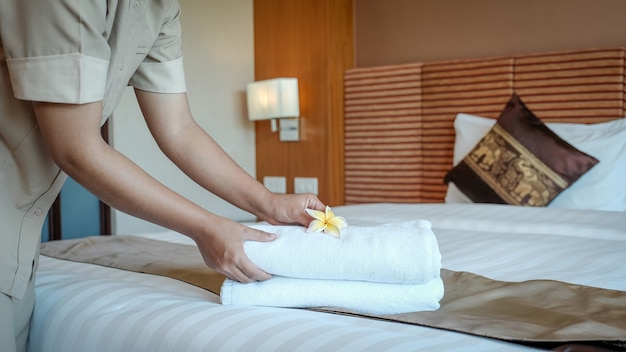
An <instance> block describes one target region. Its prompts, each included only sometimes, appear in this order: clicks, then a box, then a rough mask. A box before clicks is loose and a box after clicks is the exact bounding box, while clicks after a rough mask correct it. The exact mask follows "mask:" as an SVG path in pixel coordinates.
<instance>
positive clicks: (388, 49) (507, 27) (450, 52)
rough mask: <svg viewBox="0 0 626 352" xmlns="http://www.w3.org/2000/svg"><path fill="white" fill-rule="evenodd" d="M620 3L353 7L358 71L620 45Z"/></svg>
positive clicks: (493, 0)
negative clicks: (448, 60)
mask: <svg viewBox="0 0 626 352" xmlns="http://www.w3.org/2000/svg"><path fill="white" fill-rule="evenodd" d="M624 14H626V1H623V0H593V1H592V0H506V1H503V0H471V1H468V0H357V1H356V65H357V66H358V67H368V66H377V65H385V64H401V63H409V62H418V61H433V60H447V59H458V58H472V57H489V56H500V55H514V54H528V53H535V52H546V51H559V50H575V49H587V48H604V47H614V46H622V45H624V44H626V21H624Z"/></svg>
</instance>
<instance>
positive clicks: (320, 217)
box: [306, 209, 326, 221]
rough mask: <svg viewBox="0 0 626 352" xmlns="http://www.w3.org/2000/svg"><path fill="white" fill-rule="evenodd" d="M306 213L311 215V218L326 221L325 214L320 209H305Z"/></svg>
mask: <svg viewBox="0 0 626 352" xmlns="http://www.w3.org/2000/svg"><path fill="white" fill-rule="evenodd" d="M306 213H307V214H309V215H311V217H312V218H314V219H316V220H319V221H326V214H325V213H324V212H322V211H319V210H315V209H306Z"/></svg>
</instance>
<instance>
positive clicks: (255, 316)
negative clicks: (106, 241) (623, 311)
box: [30, 204, 626, 352]
mask: <svg viewBox="0 0 626 352" xmlns="http://www.w3.org/2000/svg"><path fill="white" fill-rule="evenodd" d="M334 210H335V212H336V213H337V214H338V215H340V216H344V217H345V218H346V219H347V220H348V223H349V224H354V225H357V224H359V225H368V224H375V223H390V222H396V221H404V220H409V219H427V220H430V221H431V222H432V224H433V231H434V232H435V234H436V235H437V238H438V241H439V245H440V249H441V252H442V257H443V259H442V260H443V266H444V268H447V269H450V270H458V271H461V270H463V271H471V272H474V273H477V274H481V275H485V276H487V277H491V278H493V279H497V280H505V281H522V280H528V279H537V278H544V279H556V280H561V281H567V282H572V283H578V284H583V285H591V286H597V287H603V288H610V289H617V290H624V291H626V266H625V264H624V263H626V230H624V224H625V223H626V221H625V220H626V214H625V213H619V212H600V211H597V212H590V211H580V212H578V211H570V210H563V209H533V208H519V207H512V206H503V205H484V204H470V205H464V204H458V205H457V204H454V205H453V204H447V205H444V204H436V205H419V204H412V205H408V204H368V205H354V206H342V207H336V208H334ZM143 236H147V237H150V238H156V239H161V240H165V241H171V242H178V243H189V244H192V243H193V242H192V241H191V240H189V239H188V238H186V237H184V236H182V235H180V234H176V233H173V232H166V233H160V234H145V235H143ZM36 294H37V301H36V306H35V312H34V316H33V324H32V329H31V340H30V347H31V349H30V350H31V351H151V352H152V351H181V352H183V351H421V350H428V351H509V350H510V351H515V350H527V349H528V348H526V347H523V346H518V345H514V344H509V343H505V342H500V341H495V340H490V339H485V338H480V337H475V336H471V335H466V334H461V333H455V332H449V331H444V330H438V329H431V328H425V327H420V326H415V325H409V324H400V323H390V322H384V321H378V320H373V319H363V318H356V317H350V316H341V315H335V314H329V313H320V312H313V311H308V310H299V309H281V308H266V307H242V306H223V305H221V304H219V298H218V297H217V296H215V295H213V294H212V293H210V292H208V291H205V290H202V289H200V288H197V287H194V286H191V285H188V284H185V283H183V282H179V281H177V280H174V279H169V278H164V277H157V276H153V275H146V274H139V273H133V272H127V271H122V270H117V269H111V268H106V267H100V266H96V265H89V264H80V263H73V262H68V261H62V260H57V259H52V258H48V257H45V256H42V257H41V260H40V265H39V269H38V271H37V278H36Z"/></svg>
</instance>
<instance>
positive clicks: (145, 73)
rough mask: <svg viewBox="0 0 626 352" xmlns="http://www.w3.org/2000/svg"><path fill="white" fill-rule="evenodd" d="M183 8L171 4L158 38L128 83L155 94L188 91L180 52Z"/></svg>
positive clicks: (177, 4)
mask: <svg viewBox="0 0 626 352" xmlns="http://www.w3.org/2000/svg"><path fill="white" fill-rule="evenodd" d="M180 11H181V10H180V5H179V3H178V1H168V5H167V6H166V9H165V10H164V11H163V13H164V19H163V21H162V23H163V24H162V26H161V29H160V32H159V35H158V37H157V39H156V41H155V42H154V44H153V45H152V47H151V48H150V50H149V51H148V53H147V56H146V58H145V60H144V62H143V63H142V64H141V65H140V66H139V68H138V69H137V71H136V72H135V74H134V75H133V77H132V78H131V79H130V82H129V84H130V85H131V86H133V87H135V88H138V89H141V90H145V91H149V92H155V93H183V92H185V91H186V83H185V71H184V68H183V56H182V49H181V46H182V45H181V32H182V31H181V24H180Z"/></svg>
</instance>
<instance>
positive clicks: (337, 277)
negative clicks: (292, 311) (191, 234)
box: [220, 220, 444, 315]
mask: <svg viewBox="0 0 626 352" xmlns="http://www.w3.org/2000/svg"><path fill="white" fill-rule="evenodd" d="M252 227H254V228H257V229H259V230H262V231H265V232H270V233H275V234H277V236H278V237H277V239H276V240H274V241H272V242H252V241H249V242H246V244H245V252H246V254H247V255H248V257H249V258H250V259H251V260H252V261H253V262H254V263H255V264H256V265H257V266H258V267H259V268H261V269H263V270H264V271H266V272H268V273H271V274H272V275H273V276H272V278H271V279H269V280H266V281H261V282H253V283H249V284H242V283H239V282H236V281H232V280H230V279H227V280H226V281H225V282H224V284H223V285H222V288H221V295H220V296H221V301H222V304H233V305H251V306H270V307H291V308H317V307H334V308H341V309H347V310H349V311H353V312H356V313H362V314H375V315H387V314H400V313H408V312H416V311H429V310H437V309H438V308H439V301H440V300H441V298H442V297H443V293H444V287H443V281H442V280H441V276H440V270H441V254H440V252H439V246H438V245H437V240H436V238H435V235H434V233H433V232H432V230H431V224H430V222H428V221H426V220H417V221H412V222H404V223H396V224H388V225H380V226H371V227H357V226H349V227H347V228H345V229H343V230H342V231H341V237H340V238H335V237H331V236H328V235H325V234H322V233H307V232H306V228H304V227H300V226H272V225H254V226H252Z"/></svg>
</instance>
